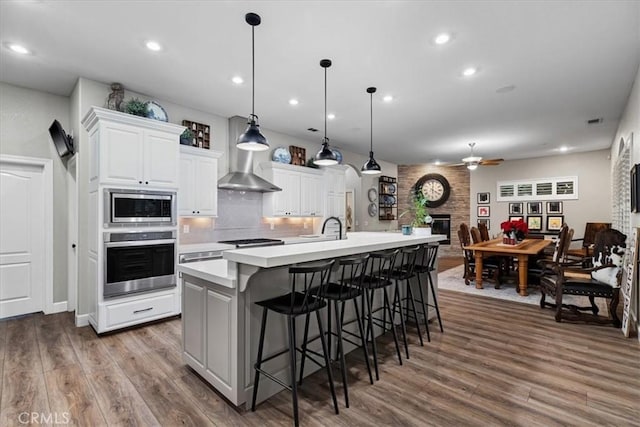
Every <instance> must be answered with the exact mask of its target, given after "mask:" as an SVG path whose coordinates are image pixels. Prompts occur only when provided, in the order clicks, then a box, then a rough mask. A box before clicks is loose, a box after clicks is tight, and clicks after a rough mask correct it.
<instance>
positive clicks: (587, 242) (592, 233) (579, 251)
mask: <svg viewBox="0 0 640 427" xmlns="http://www.w3.org/2000/svg"><path fill="white" fill-rule="evenodd" d="M610 228H611V223H610V222H587V223H586V225H585V226H584V235H583V237H582V238H581V239H573V240H572V242H582V244H581V246H580V247H579V248H572V249H569V251H568V252H567V254H568V255H571V256H576V257H581V258H582V259H583V260H585V261H586V262H585V263H584V267H588V266H590V261H591V260H590V258H591V257H592V256H593V251H592V247H593V245H594V244H595V242H596V234H597V233H598V232H599V231H603V230H609V229H610Z"/></svg>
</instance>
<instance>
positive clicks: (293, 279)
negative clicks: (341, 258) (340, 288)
mask: <svg viewBox="0 0 640 427" xmlns="http://www.w3.org/2000/svg"><path fill="white" fill-rule="evenodd" d="M335 262H336V261H335V260H333V259H332V260H331V261H326V262H319V263H313V264H306V265H304V264H303V265H294V266H291V267H289V283H290V285H291V307H292V308H293V307H294V306H296V305H300V301H296V297H297V298H300V296H299V295H302V296H303V299H302V307H303V311H306V310H307V309H308V308H309V304H310V303H313V302H315V298H314V297H315V295H314V294H313V289H314V288H317V287H318V286H325V285H327V284H328V283H329V278H330V277H331V268H332V267H333V264H335Z"/></svg>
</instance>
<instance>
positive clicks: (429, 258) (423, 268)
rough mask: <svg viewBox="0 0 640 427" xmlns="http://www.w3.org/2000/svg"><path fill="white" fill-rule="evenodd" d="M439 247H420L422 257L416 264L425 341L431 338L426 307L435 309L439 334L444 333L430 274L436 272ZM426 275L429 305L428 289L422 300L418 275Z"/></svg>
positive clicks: (426, 245) (420, 282) (428, 245)
mask: <svg viewBox="0 0 640 427" xmlns="http://www.w3.org/2000/svg"><path fill="white" fill-rule="evenodd" d="M439 247H440V245H432V244H425V245H422V249H423V251H422V255H421V256H420V257H419V259H418V261H417V262H416V268H415V272H416V276H418V289H419V290H420V291H419V292H420V301H419V302H420V303H421V304H422V313H423V316H424V324H425V328H427V340H428V341H431V336H430V334H429V312H428V307H433V308H435V309H436V315H437V316H438V325H439V326H440V332H444V329H443V328H442V318H441V317H440V308H439V307H438V298H437V297H436V291H435V289H434V286H433V277H432V276H431V273H432V272H435V271H436V259H437V258H438V248H439ZM425 273H426V275H427V286H428V287H429V288H431V295H432V296H433V303H429V289H427V295H426V298H424V295H423V292H422V281H421V280H420V275H421V274H425Z"/></svg>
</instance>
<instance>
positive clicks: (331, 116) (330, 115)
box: [327, 113, 336, 120]
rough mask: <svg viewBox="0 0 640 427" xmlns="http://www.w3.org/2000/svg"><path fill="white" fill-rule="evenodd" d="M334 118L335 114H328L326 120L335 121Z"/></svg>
mask: <svg viewBox="0 0 640 427" xmlns="http://www.w3.org/2000/svg"><path fill="white" fill-rule="evenodd" d="M335 118H336V115H335V114H333V113H329V114H327V119H329V120H333V119H335Z"/></svg>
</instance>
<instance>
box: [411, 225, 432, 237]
mask: <svg viewBox="0 0 640 427" xmlns="http://www.w3.org/2000/svg"><path fill="white" fill-rule="evenodd" d="M413 235H414V236H431V227H413Z"/></svg>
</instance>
